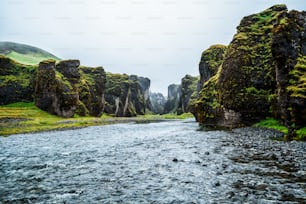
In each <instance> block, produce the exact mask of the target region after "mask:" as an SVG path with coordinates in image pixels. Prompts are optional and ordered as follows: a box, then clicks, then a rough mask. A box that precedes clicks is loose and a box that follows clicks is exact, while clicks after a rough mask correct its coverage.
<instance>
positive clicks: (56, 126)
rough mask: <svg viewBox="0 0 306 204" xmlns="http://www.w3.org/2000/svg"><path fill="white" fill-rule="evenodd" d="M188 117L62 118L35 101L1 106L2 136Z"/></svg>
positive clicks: (0, 133)
mask: <svg viewBox="0 0 306 204" xmlns="http://www.w3.org/2000/svg"><path fill="white" fill-rule="evenodd" d="M188 117H192V115H191V114H183V115H180V116H177V115H175V114H165V115H143V116H137V117H130V118H127V117H124V118H123V117H112V116H109V115H105V114H104V115H103V116H102V117H80V116H75V117H73V118H62V117H58V116H55V115H51V114H49V113H47V112H45V111H42V110H40V109H39V108H37V107H36V106H35V105H34V104H33V103H15V104H10V105H5V106H0V136H8V135H12V134H20V133H32V132H42V131H51V130H62V129H75V128H82V127H88V126H96V125H107V124H114V123H129V122H136V123H148V122H158V121H164V120H170V119H185V118H188Z"/></svg>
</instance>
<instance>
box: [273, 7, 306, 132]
mask: <svg viewBox="0 0 306 204" xmlns="http://www.w3.org/2000/svg"><path fill="white" fill-rule="evenodd" d="M272 31H273V37H272V55H273V58H274V59H275V65H276V66H275V69H276V81H277V84H276V85H277V89H276V105H275V107H274V108H273V109H274V111H275V112H276V113H275V116H276V117H277V118H279V119H281V120H282V121H283V122H284V124H285V125H286V127H287V128H288V135H289V137H293V136H294V132H295V129H297V128H301V127H304V126H305V124H306V12H305V11H304V12H298V11H291V12H289V13H285V14H284V15H283V17H282V18H281V19H278V21H276V22H275V25H274V27H273V30H272Z"/></svg>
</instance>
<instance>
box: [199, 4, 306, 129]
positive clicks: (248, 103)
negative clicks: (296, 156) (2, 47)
mask: <svg viewBox="0 0 306 204" xmlns="http://www.w3.org/2000/svg"><path fill="white" fill-rule="evenodd" d="M305 29H306V14H305V12H298V11H290V12H288V11H287V8H286V6H285V5H275V6H273V7H271V8H269V9H267V10H265V11H263V12H260V13H258V14H253V15H250V16H247V17H244V18H243V19H242V20H241V23H240V25H239V26H238V27H237V33H236V34H235V36H234V38H233V40H232V42H231V43H230V44H229V46H228V47H227V49H226V52H225V54H224V58H223V62H222V63H220V61H219V63H220V64H221V66H219V68H218V71H217V73H216V74H215V75H214V76H212V77H210V78H209V79H208V80H207V81H206V82H205V83H204V84H203V87H202V89H201V92H200V94H199V98H198V101H197V103H196V106H195V115H196V118H197V119H198V120H199V122H200V123H201V124H203V125H209V126H226V127H238V126H243V125H250V124H253V123H254V122H257V121H259V120H261V119H263V118H265V117H267V116H271V115H274V116H275V117H277V118H278V119H281V120H282V121H283V122H284V124H286V125H287V127H288V128H289V130H290V129H291V128H292V127H294V128H296V127H297V126H302V125H305V124H306V121H305V112H304V111H305V108H306V107H305V106H306V103H305V98H306V96H305V94H306V93H305V51H306V49H305V39H306V38H305ZM221 61H222V60H221ZM216 64H217V62H216Z"/></svg>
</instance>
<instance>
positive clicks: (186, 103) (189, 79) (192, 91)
mask: <svg viewBox="0 0 306 204" xmlns="http://www.w3.org/2000/svg"><path fill="white" fill-rule="evenodd" d="M199 83H201V82H200V80H199V77H193V76H191V75H188V74H187V75H186V76H185V77H183V78H182V80H181V96H180V98H179V104H178V108H177V110H176V112H177V114H182V113H187V112H190V111H191V107H190V102H191V101H192V100H194V99H195V98H196V97H197V96H198V84H199Z"/></svg>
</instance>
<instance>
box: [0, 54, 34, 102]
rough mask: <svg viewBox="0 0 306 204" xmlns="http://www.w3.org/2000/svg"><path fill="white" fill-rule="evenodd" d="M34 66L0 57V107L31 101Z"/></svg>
mask: <svg viewBox="0 0 306 204" xmlns="http://www.w3.org/2000/svg"><path fill="white" fill-rule="evenodd" d="M35 72H36V67H35V66H30V65H22V64H19V63H17V62H16V61H14V60H12V59H10V58H8V57H5V56H2V55H0V105H5V104H9V103H15V102H20V101H23V102H31V101H33V92H34V80H33V79H34V75H35Z"/></svg>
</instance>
